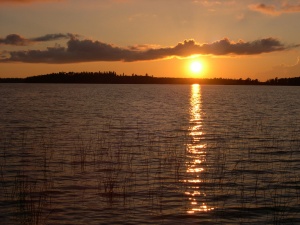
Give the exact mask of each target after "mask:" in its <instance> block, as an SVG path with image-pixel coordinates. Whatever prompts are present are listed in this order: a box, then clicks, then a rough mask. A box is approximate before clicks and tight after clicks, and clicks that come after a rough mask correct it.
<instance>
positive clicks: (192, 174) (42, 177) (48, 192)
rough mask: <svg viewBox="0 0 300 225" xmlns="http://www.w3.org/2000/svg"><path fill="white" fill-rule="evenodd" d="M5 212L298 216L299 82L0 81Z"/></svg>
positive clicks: (143, 217) (8, 219)
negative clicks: (293, 84) (283, 84)
mask: <svg viewBox="0 0 300 225" xmlns="http://www.w3.org/2000/svg"><path fill="white" fill-rule="evenodd" d="M0 96H1V99H0V115H1V117H0V132H1V136H0V184H1V185H0V189H1V190H0V220H1V223H2V224H7V225H9V224H51V225H52V224H53V225H55V224H76V225H79V224H299V223H300V180H299V176H300V135H299V134H300V89H299V87H279V86H276V87H275V86H215V85H211V86H209V85H206V86H205V85H201V86H200V85H196V84H195V85H118V84H113V85H109V84H0Z"/></svg>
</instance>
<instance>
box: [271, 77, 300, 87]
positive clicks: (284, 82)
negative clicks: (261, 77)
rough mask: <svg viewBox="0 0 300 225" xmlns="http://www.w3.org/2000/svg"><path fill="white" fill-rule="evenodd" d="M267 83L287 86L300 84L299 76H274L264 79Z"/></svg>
mask: <svg viewBox="0 0 300 225" xmlns="http://www.w3.org/2000/svg"><path fill="white" fill-rule="evenodd" d="M266 84H269V85H287V86H300V77H292V78H278V77H276V78H274V79H270V80H267V81H266Z"/></svg>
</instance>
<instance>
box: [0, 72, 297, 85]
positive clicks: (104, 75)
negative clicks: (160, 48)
mask: <svg viewBox="0 0 300 225" xmlns="http://www.w3.org/2000/svg"><path fill="white" fill-rule="evenodd" d="M0 83H86V84H195V83H198V84H215V85H216V84H217V85H286V86H300V77H293V78H277V77H276V78H274V79H269V80H267V81H265V82H261V81H259V80H258V79H251V78H247V79H242V78H240V79H228V78H171V77H154V76H152V75H148V74H145V75H137V74H132V75H125V74H120V75H118V74H116V72H114V71H108V72H59V73H51V74H45V75H38V76H29V77H26V78H0Z"/></svg>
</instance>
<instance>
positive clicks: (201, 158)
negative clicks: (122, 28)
mask: <svg viewBox="0 0 300 225" xmlns="http://www.w3.org/2000/svg"><path fill="white" fill-rule="evenodd" d="M201 104H202V102H201V86H200V85H198V84H193V85H192V87H191V98H190V105H191V108H190V124H191V126H190V129H189V130H190V132H189V136H190V137H191V142H190V144H188V145H187V156H188V157H187V161H186V165H187V168H186V177H187V179H186V180H184V181H183V182H185V183H186V184H187V190H186V192H185V195H187V196H188V197H189V198H188V199H189V205H188V210H187V213H189V214H192V213H196V212H208V211H211V210H213V209H214V208H210V207H208V206H207V205H206V203H205V201H204V197H205V193H203V192H201V183H202V182H203V181H202V180H201V173H202V172H203V171H204V167H203V163H204V162H205V161H206V144H205V143H202V141H201V138H202V136H203V131H202V118H201Z"/></svg>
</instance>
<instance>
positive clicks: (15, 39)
mask: <svg viewBox="0 0 300 225" xmlns="http://www.w3.org/2000/svg"><path fill="white" fill-rule="evenodd" d="M30 43H31V41H30V40H29V39H26V38H23V37H22V36H20V35H18V34H9V35H7V36H6V37H5V38H0V45H18V46H24V45H29V44H30Z"/></svg>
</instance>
